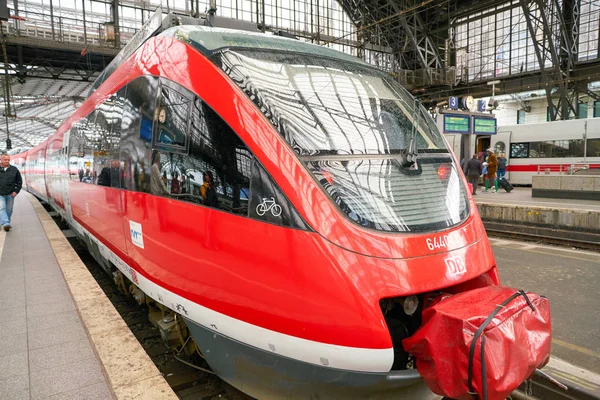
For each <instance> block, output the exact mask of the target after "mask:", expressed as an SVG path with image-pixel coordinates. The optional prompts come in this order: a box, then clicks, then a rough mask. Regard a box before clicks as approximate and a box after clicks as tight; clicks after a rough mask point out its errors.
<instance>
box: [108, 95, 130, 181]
mask: <svg viewBox="0 0 600 400" xmlns="http://www.w3.org/2000/svg"><path fill="white" fill-rule="evenodd" d="M126 89H127V87H126V86H124V87H122V88H121V89H120V90H119V91H117V93H116V94H115V95H114V96H113V101H114V103H115V106H114V108H113V111H112V113H111V115H110V118H109V123H110V138H109V142H110V143H111V148H112V151H113V155H112V160H113V161H112V168H116V169H112V170H111V186H112V187H114V188H122V187H123V179H122V177H123V165H122V162H120V155H119V152H120V144H121V128H122V124H123V109H124V108H125V101H126V98H125V94H126Z"/></svg>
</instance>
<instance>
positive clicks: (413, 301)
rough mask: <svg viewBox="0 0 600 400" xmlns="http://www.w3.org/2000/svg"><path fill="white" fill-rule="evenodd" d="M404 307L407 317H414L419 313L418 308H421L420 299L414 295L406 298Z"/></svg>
mask: <svg viewBox="0 0 600 400" xmlns="http://www.w3.org/2000/svg"><path fill="white" fill-rule="evenodd" d="M403 307H404V312H405V313H406V315H413V314H414V313H415V311H417V307H419V299H418V298H417V296H414V295H413V296H408V297H405V298H404V304H403Z"/></svg>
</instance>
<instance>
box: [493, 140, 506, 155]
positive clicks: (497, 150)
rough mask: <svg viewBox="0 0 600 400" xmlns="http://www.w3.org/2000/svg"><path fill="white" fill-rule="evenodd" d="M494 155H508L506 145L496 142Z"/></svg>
mask: <svg viewBox="0 0 600 400" xmlns="http://www.w3.org/2000/svg"><path fill="white" fill-rule="evenodd" d="M494 153H496V154H505V153H506V144H505V143H504V142H496V144H495V145H494Z"/></svg>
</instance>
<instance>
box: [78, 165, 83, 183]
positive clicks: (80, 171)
mask: <svg viewBox="0 0 600 400" xmlns="http://www.w3.org/2000/svg"><path fill="white" fill-rule="evenodd" d="M81 181H83V168H79V182H81Z"/></svg>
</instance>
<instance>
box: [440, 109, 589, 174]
mask: <svg viewBox="0 0 600 400" xmlns="http://www.w3.org/2000/svg"><path fill="white" fill-rule="evenodd" d="M447 114H451V115H449V116H450V117H452V118H454V119H455V120H456V126H454V127H453V128H455V129H456V133H446V134H444V136H445V138H446V140H447V141H448V143H449V144H450V147H451V148H452V149H453V151H454V153H455V154H456V156H457V157H458V158H459V159H460V160H468V159H470V158H471V157H472V156H473V154H479V155H480V157H483V154H484V153H485V150H487V149H489V148H492V149H493V150H494V152H495V153H496V155H500V154H504V156H505V157H506V159H507V160H508V166H507V169H506V171H507V174H506V177H507V178H508V179H509V180H510V182H511V183H512V184H513V185H531V181H532V178H531V177H532V176H533V175H537V174H549V175H559V174H563V175H564V174H576V173H592V174H593V173H596V174H600V118H594V119H573V120H568V121H555V122H544V123H539V124H522V125H513V126H498V127H497V128H495V131H496V133H492V132H493V130H492V132H488V133H481V132H480V133H477V134H473V133H470V132H474V131H475V126H474V121H475V120H478V121H490V122H491V121H493V122H494V123H493V125H494V126H495V119H494V117H493V116H491V115H490V114H484V113H476V112H460V111H451V110H449V111H446V113H441V114H439V115H438V122H437V124H438V127H439V129H440V130H441V131H443V130H445V128H446V125H445V123H443V121H444V117H445V115H447ZM459 123H462V125H459ZM490 126H491V124H490ZM459 129H463V130H462V131H460V130H459Z"/></svg>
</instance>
